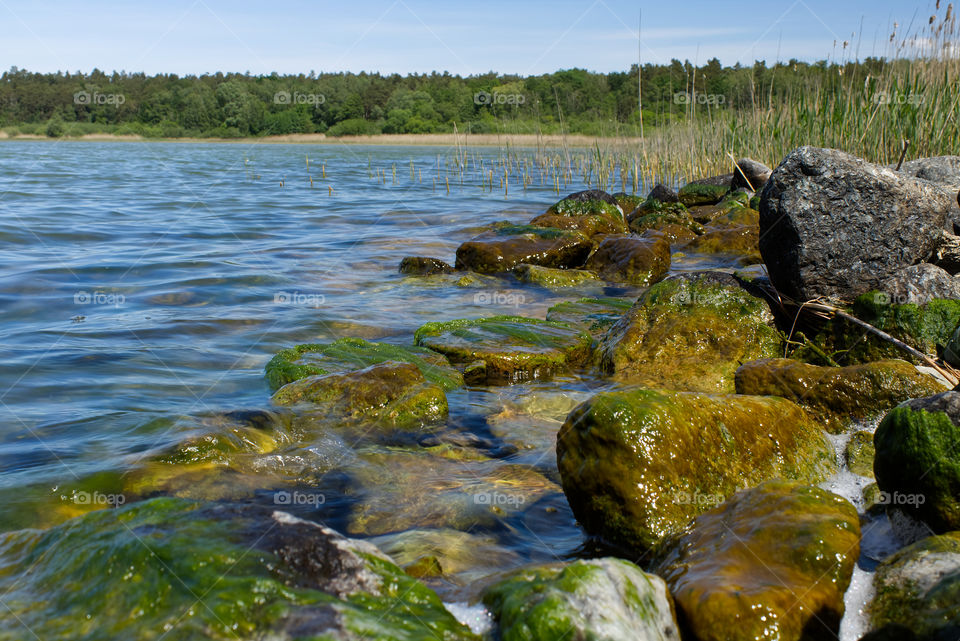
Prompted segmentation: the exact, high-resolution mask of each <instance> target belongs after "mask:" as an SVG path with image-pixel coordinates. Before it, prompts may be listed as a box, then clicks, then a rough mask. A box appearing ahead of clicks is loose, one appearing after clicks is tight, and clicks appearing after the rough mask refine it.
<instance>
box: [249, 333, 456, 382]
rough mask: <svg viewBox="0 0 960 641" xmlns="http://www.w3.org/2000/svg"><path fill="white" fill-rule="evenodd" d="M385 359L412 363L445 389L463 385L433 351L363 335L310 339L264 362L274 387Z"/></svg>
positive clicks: (352, 368)
mask: <svg viewBox="0 0 960 641" xmlns="http://www.w3.org/2000/svg"><path fill="white" fill-rule="evenodd" d="M386 361H394V362H401V363H412V364H414V365H416V366H417V368H418V369H419V370H420V372H421V373H422V374H423V375H424V377H425V378H426V379H427V380H428V381H430V382H431V383H435V384H436V385H439V386H440V387H442V388H443V389H444V390H452V389H455V388H457V387H460V386H461V385H463V377H462V376H461V375H460V372H458V371H457V370H456V368H454V367H452V366H451V365H450V363H449V361H447V359H446V358H444V357H443V356H442V355H440V354H437V353H436V352H434V351H431V350H429V349H425V348H422V347H408V346H404V345H391V344H389V343H372V342H368V341H365V340H363V339H362V338H341V339H339V340H336V341H334V342H332V343H310V344H306V345H297V346H296V347H291V348H290V349H285V350H282V351H280V352H278V353H277V355H276V356H274V357H273V358H272V359H271V360H270V362H269V363H267V366H266V374H267V382H268V383H269V384H270V388H271V389H273V390H274V391H276V390H278V389H280V388H281V387H283V386H284V385H286V384H287V383H292V382H293V381H296V380H299V379H301V378H306V377H307V376H317V375H323V374H338V373H345V372H351V371H355V370H358V369H363V368H365V367H369V366H370V365H377V364H379V363H383V362H386Z"/></svg>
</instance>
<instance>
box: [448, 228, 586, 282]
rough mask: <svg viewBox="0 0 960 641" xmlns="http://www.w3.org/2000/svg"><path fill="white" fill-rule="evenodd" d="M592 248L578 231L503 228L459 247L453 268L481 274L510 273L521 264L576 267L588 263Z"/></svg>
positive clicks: (561, 267)
mask: <svg viewBox="0 0 960 641" xmlns="http://www.w3.org/2000/svg"><path fill="white" fill-rule="evenodd" d="M592 247H593V245H592V244H591V242H590V239H589V238H588V237H587V236H586V235H584V234H582V233H580V232H578V231H571V230H564V229H555V228H552V227H537V226H534V225H504V226H500V227H498V228H497V229H495V230H493V231H489V232H485V233H483V234H480V235H479V236H477V237H475V238H473V239H472V240H468V241H467V242H465V243H463V244H462V245H460V247H459V248H458V249H457V262H456V267H457V269H470V270H473V271H475V272H479V273H481V274H496V273H499V272H506V271H510V270H511V269H513V268H514V267H516V266H517V265H520V264H522V263H529V264H531V265H540V266H542V267H555V268H560V269H569V268H576V267H580V266H582V265H583V263H584V262H585V261H586V260H587V255H588V254H589V253H590V250H591V248H592Z"/></svg>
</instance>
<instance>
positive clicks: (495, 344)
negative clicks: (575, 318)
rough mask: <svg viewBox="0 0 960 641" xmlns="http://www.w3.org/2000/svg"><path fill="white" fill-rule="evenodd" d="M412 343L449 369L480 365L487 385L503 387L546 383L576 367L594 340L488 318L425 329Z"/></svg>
mask: <svg viewBox="0 0 960 641" xmlns="http://www.w3.org/2000/svg"><path fill="white" fill-rule="evenodd" d="M414 341H415V343H416V344H417V345H419V346H422V347H427V348H430V349H433V350H436V351H438V352H440V353H442V354H444V355H445V356H447V357H448V358H449V359H450V360H451V361H452V362H454V363H464V364H470V363H475V362H477V361H483V363H484V364H485V366H484V368H483V371H484V376H485V377H486V381H487V382H488V383H491V384H502V383H516V382H519V381H523V380H531V379H536V378H547V377H550V376H552V375H553V374H555V373H557V372H561V371H566V370H568V369H569V368H571V367H574V366H576V365H579V364H581V363H583V362H584V361H585V360H586V359H587V357H588V356H589V353H590V348H591V344H592V342H593V339H592V338H591V336H590V335H589V334H588V333H586V332H584V331H582V330H580V329H577V328H574V327H571V326H570V325H567V324H565V323H557V322H552V321H544V320H539V319H535V318H524V317H522V316H491V317H488V318H477V319H458V320H452V321H442V322H432V323H427V324H425V325H423V326H422V327H420V328H419V329H418V330H417V331H416V333H415V335H414Z"/></svg>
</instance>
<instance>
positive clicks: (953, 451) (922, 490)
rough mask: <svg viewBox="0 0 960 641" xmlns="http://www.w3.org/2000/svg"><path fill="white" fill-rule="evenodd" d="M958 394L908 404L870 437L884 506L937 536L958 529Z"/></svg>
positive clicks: (885, 419)
mask: <svg viewBox="0 0 960 641" xmlns="http://www.w3.org/2000/svg"><path fill="white" fill-rule="evenodd" d="M958 424H960V392H952V391H951V392H943V393H941V394H937V395H935V396H931V397H928V398H920V399H915V400H912V401H908V402H906V403H904V404H903V405H901V406H900V407H897V408H896V409H894V410H891V411H890V412H889V413H888V414H887V415H886V416H885V417H884V419H883V421H881V423H880V425H879V426H878V427H877V431H876V434H875V435H874V439H873V442H874V446H875V448H876V457H875V459H874V463H873V471H874V474H875V476H876V477H877V485H878V486H879V487H880V489H881V490H882V491H883V492H885V493H887V495H888V496H889V497H890V500H889V501H888V504H889V505H891V506H892V507H896V508H899V509H901V510H903V511H904V512H906V513H907V514H909V515H911V516H913V517H915V518H918V519H920V520H922V521H924V522H925V523H926V524H927V525H929V526H930V527H931V528H933V530H934V531H936V532H947V531H950V530H960V450H958V448H957V443H958V442H960V427H958Z"/></svg>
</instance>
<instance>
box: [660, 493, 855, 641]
mask: <svg viewBox="0 0 960 641" xmlns="http://www.w3.org/2000/svg"><path fill="white" fill-rule="evenodd" d="M859 551H860V522H859V517H858V515H857V511H856V509H855V508H854V507H853V505H851V504H850V503H849V502H848V501H847V500H846V499H843V498H841V497H839V496H837V495H835V494H832V493H830V492H827V491H826V490H822V489H820V488H817V487H811V486H808V485H803V484H800V483H793V482H788V481H782V480H774V481H768V482H766V483H763V484H762V485H760V486H758V487H755V488H751V489H748V490H745V491H743V492H739V493H738V494H736V495H735V496H733V497H732V498H730V499H729V500H727V501H726V502H725V503H723V504H722V505H720V506H717V507H716V508H714V509H712V510H710V511H709V512H706V513H704V514H701V515H700V516H698V517H697V518H696V520H695V521H694V522H693V524H692V525H691V526H690V529H689V531H687V532H685V533H684V534H683V535H682V536H681V537H679V539H678V540H677V541H676V543H675V544H674V545H673V546H672V548H671V550H670V552H669V554H668V555H667V557H666V559H665V561H663V562H662V563H661V564H660V566H659V567H658V568H657V570H656V571H657V573H658V574H659V575H660V576H662V577H664V579H666V581H667V585H668V586H669V587H670V592H671V594H672V595H673V598H674V599H675V600H676V605H677V616H678V618H679V619H680V621H681V625H684V626H685V627H686V628H687V629H689V630H690V632H691V633H692V636H691V638H696V639H698V640H699V641H753V640H754V639H781V640H783V641H800V640H801V639H826V638H836V637H837V633H838V632H839V628H840V619H841V618H842V617H843V612H844V604H843V593H844V591H845V590H846V589H847V586H848V585H849V584H850V578H851V576H852V574H853V568H854V565H855V564H856V562H857V557H858V555H859Z"/></svg>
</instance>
